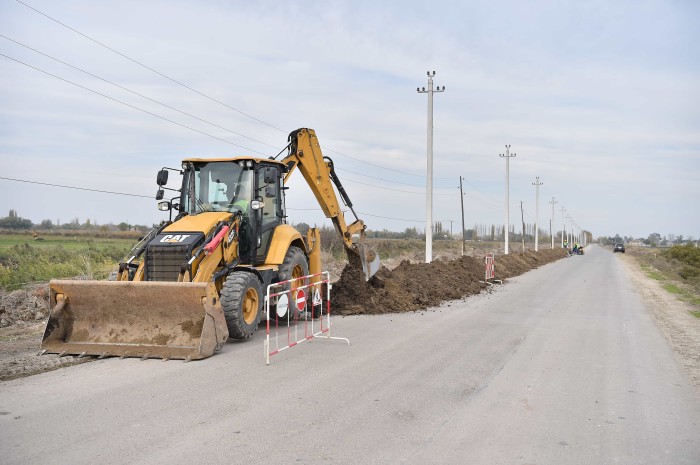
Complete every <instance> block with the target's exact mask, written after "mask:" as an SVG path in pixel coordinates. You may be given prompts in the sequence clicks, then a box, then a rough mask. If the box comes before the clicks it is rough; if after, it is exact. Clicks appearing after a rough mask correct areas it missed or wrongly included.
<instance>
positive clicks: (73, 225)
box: [0, 209, 152, 232]
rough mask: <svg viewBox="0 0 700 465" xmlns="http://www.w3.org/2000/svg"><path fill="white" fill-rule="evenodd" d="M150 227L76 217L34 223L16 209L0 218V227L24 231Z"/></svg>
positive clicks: (147, 228)
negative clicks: (65, 221) (63, 221)
mask: <svg viewBox="0 0 700 465" xmlns="http://www.w3.org/2000/svg"><path fill="white" fill-rule="evenodd" d="M151 228H152V226H144V225H137V224H129V223H127V222H125V221H122V222H121V223H119V224H113V223H108V224H102V225H98V224H97V222H96V221H94V220H93V221H91V220H89V219H88V220H85V221H84V222H82V223H81V222H80V220H79V219H78V218H73V219H72V220H70V221H68V222H67V223H63V224H61V222H60V220H57V221H56V222H55V223H54V222H53V221H52V220H49V219H46V220H42V221H41V222H39V223H36V224H35V223H34V222H32V221H31V220H29V219H27V218H22V217H21V216H20V215H19V214H18V213H17V210H14V209H12V210H10V212H9V214H8V215H7V216H6V217H4V218H0V229H10V230H18V231H22V230H24V231H26V230H31V229H40V230H43V231H47V230H54V229H57V230H83V231H85V230H94V231H103V232H106V231H141V232H147V231H149V230H150V229H151Z"/></svg>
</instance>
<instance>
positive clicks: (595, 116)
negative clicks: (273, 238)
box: [0, 0, 700, 236]
mask: <svg viewBox="0 0 700 465" xmlns="http://www.w3.org/2000/svg"><path fill="white" fill-rule="evenodd" d="M30 4H31V5H32V6H35V7H36V8H37V9H39V10H41V11H44V12H46V13H47V14H49V15H52V16H54V17H56V18H57V19H59V20H61V21H63V22H65V23H66V24H68V25H70V26H72V27H74V28H76V29H77V30H79V31H81V32H83V33H85V34H87V35H89V36H91V37H94V38H95V39H97V40H100V41H101V42H103V43H105V44H107V45H109V46H110V47H113V48H115V49H116V50H119V51H120V52H122V53H124V54H126V55H128V56H129V57H133V58H134V59H136V60H139V61H141V62H143V63H144V64H146V65H148V66H150V67H152V68H154V69H156V70H158V71H160V72H162V73H164V74H167V75H168V76H171V77H172V78H174V79H177V80H178V81H180V82H183V83H186V84H187V85H189V86H192V87H193V88H196V89H197V90H199V91H201V92H203V93H205V94H207V95H209V96H211V97H213V98H215V99H217V100H220V101H221V102H225V103H226V104H228V105H230V106H232V107H235V108H236V109H238V110H240V111H242V112H245V113H248V114H250V115H253V116H255V118H258V119H260V120H263V121H265V122H267V123H269V124H271V125H274V126H276V127H278V128H282V131H279V130H277V129H274V128H271V127H270V126H267V125H264V124H261V123H260V122H257V121H254V120H253V119H250V118H247V117H245V116H243V115H241V114H240V113H238V112H236V111H232V110H230V109H228V108H225V107H224V106H222V105H219V104H217V103H216V102H213V101H212V100H210V99H206V98H203V97H202V96H200V95H197V94H196V93H194V92H191V91H189V90H186V89H184V88H182V87H179V86H177V85H176V84H174V83H172V82H170V81H168V80H167V79H164V78H163V77H160V76H158V75H156V74H154V73H152V72H150V71H148V70H146V69H144V68H142V67H139V66H138V65H136V64H134V63H132V62H130V61H128V60H127V59H125V58H123V57H120V56H118V55H116V54H114V53H112V52H109V51H108V50H105V49H104V48H102V47H100V46H98V45H96V44H95V43H93V42H90V41H89V40H86V39H85V38H83V37H80V36H78V35H76V34H75V33H73V32H71V31H68V30H67V29H65V28H63V27H61V26H60V25H57V24H55V23H53V22H51V21H50V20H48V19H46V18H44V17H42V16H40V15H38V14H37V13H35V12H33V11H31V10H28V9H27V8H26V7H23V6H22V5H21V4H19V3H17V4H13V3H9V2H7V3H5V4H3V6H2V7H0V8H2V10H1V12H2V14H0V18H3V19H0V25H2V27H3V30H4V31H6V32H5V34H6V35H7V36H8V37H12V38H13V39H15V40H17V41H20V42H22V43H26V44H27V45H30V46H32V47H34V48H36V49H38V50H41V51H42V52H44V53H47V54H49V55H52V56H55V57H57V58H60V59H62V60H64V61H66V62H69V63H71V64H74V65H75V66H79V67H80V68H84V69H86V70H88V71H89V72H91V73H94V74H96V75H99V76H101V77H104V78H105V79H109V80H111V81H114V82H117V83H119V84H120V85H123V86H125V87H128V88H130V89H132V90H134V91H138V92H139V93H142V94H144V95H147V96H148V97H150V98H153V99H156V100H159V101H162V102H164V103H166V104H168V105H170V106H173V107H176V108H178V109H180V110H182V111H185V112H188V113H191V114H194V115H197V116H198V117H201V118H203V119H205V120H207V121H210V122H213V123H215V124H216V125H219V126H222V127H224V128H227V129H230V130H232V131H235V132H238V133H241V134H245V135H247V136H250V137H252V138H254V139H257V140H260V141H263V142H265V143H266V144H270V145H272V146H274V147H279V148H280V149H281V148H282V147H284V145H285V144H286V132H287V131H289V130H292V129H295V128H297V127H312V128H314V129H316V130H317V133H318V135H319V138H320V140H321V143H322V145H323V146H324V148H326V149H327V151H326V154H327V155H330V156H332V157H333V159H334V160H335V162H336V166H337V168H338V170H339V172H343V170H345V171H346V172H347V171H352V172H355V173H362V174H366V175H368V176H372V178H366V177H362V176H358V175H356V174H349V173H346V175H345V176H346V177H347V179H348V182H346V187H347V190H348V192H349V193H350V195H351V197H352V199H353V201H354V202H355V206H356V209H357V210H358V211H362V212H365V213H368V214H373V215H378V216H386V217H392V218H403V219H409V220H416V219H417V220H421V219H422V218H423V216H424V214H425V200H424V199H423V198H422V197H421V196H419V195H415V194H407V193H401V192H396V191H391V190H386V189H378V188H374V187H370V186H366V185H364V184H358V183H357V182H363V183H366V184H382V182H381V181H379V180H378V179H373V178H380V179H385V180H386V181H396V182H400V183H405V184H411V185H414V186H421V185H424V183H425V180H424V179H423V178H421V177H417V176H410V175H406V174H401V173H398V172H396V171H390V170H384V169H380V168H377V167H373V166H371V165H368V164H364V163H360V162H358V161H355V160H353V159H351V158H348V157H346V156H343V155H341V154H344V155H350V156H351V157H353V158H356V159H360V160H365V161H367V162H370V163H374V164H378V165H381V166H385V167H390V168H393V169H395V170H399V171H404V172H409V173H414V174H421V173H424V172H425V163H426V162H425V153H426V146H425V144H426V96H425V95H422V94H416V92H415V88H416V87H422V86H425V85H426V76H425V71H426V70H428V69H430V70H433V69H434V70H436V71H437V72H438V74H437V76H436V78H435V81H436V84H437V85H445V86H446V87H447V91H446V92H445V93H444V94H439V95H436V97H435V175H436V176H437V177H439V178H440V179H436V181H435V184H436V186H437V187H438V188H439V189H438V190H437V192H438V193H440V194H449V193H451V192H452V191H453V190H454V189H456V187H457V185H458V178H459V176H460V175H463V176H466V177H467V178H468V181H469V182H470V183H471V184H470V186H469V187H468V189H467V190H468V194H469V196H470V200H471V201H467V202H465V210H466V213H467V217H468V218H471V219H470V220H468V221H467V223H468V224H473V223H476V222H479V223H499V222H501V221H502V218H503V212H502V204H503V192H504V179H503V178H504V167H503V160H501V159H499V157H498V153H499V152H502V151H503V146H504V144H512V147H513V150H514V151H515V152H516V153H518V156H517V157H516V158H515V159H514V160H513V164H512V166H511V168H512V170H511V201H512V202H513V206H512V207H511V220H512V221H513V222H516V221H514V215H513V211H515V210H514V208H515V206H518V205H519V200H523V201H524V202H525V204H526V209H527V211H532V212H534V188H533V187H532V185H531V182H532V181H533V180H534V177H535V176H540V178H541V179H542V181H543V182H544V183H545V184H544V185H543V186H542V192H541V195H542V196H541V205H540V210H541V215H543V214H544V213H542V212H547V211H548V209H547V208H545V206H546V204H545V203H544V202H545V200H544V199H549V198H551V196H555V197H557V199H558V200H559V201H560V204H563V205H565V206H566V207H567V210H568V211H570V212H571V215H572V216H574V217H575V218H576V220H577V222H578V223H579V224H581V225H582V226H584V227H587V228H589V229H591V230H592V231H593V232H594V233H595V234H615V233H617V232H619V233H621V234H632V235H647V234H649V233H650V232H652V230H654V231H668V232H670V231H674V232H676V233H677V234H680V233H683V234H686V235H688V234H692V235H695V236H700V218H698V215H693V214H689V213H688V212H693V211H695V209H696V208H695V205H694V199H696V198H697V197H698V194H700V188H699V187H698V186H699V185H700V182H698V180H699V179H698V178H700V174H699V173H700V162H699V158H698V157H699V156H700V154H699V153H698V152H699V148H700V140H699V136H698V135H697V131H696V128H697V127H698V123H699V122H700V121H699V120H700V114H699V112H698V105H697V103H698V95H699V93H698V90H699V87H700V84H698V83H699V82H700V80H699V79H698V77H699V76H698V75H699V74H700V69H699V68H698V63H700V60H698V59H697V58H698V49H697V47H696V46H695V44H696V43H697V42H698V41H699V40H698V39H700V37H698V36H699V35H700V33H698V31H697V29H696V28H695V27H694V26H693V24H692V21H691V19H690V18H692V17H693V15H696V13H697V9H698V8H697V7H696V6H695V5H692V4H689V3H677V4H673V5H669V4H667V3H665V2H651V1H648V2H616V3H614V4H611V3H610V2H593V3H586V4H577V5H568V6H566V5H559V4H553V3H551V2H527V3H522V2H476V1H474V2H462V3H460V4H459V5H457V6H455V5H454V2H437V3H434V2H431V3H430V4H429V5H428V4H423V3H420V2H413V3H405V2H402V3H397V4H393V3H388V4H375V3H369V2H323V3H319V2H298V1H297V2H283V3H280V2H253V3H251V2H232V3H225V4H219V3H201V2H189V1H184V0H183V1H179V2H149V3H143V2H100V3H93V2H58V3H57V2H47V1H39V0H37V1H34V2H31V3H30ZM0 53H4V54H6V55H9V56H13V57H16V58H18V59H22V60H23V61H26V62H27V63H30V64H33V65H35V66H37V67H40V68H42V69H45V70H46V71H49V72H52V73H55V74H57V75H60V76H62V77H65V78H66V79H69V80H71V81H74V82H76V83H78V84H80V85H83V86H85V87H88V88H91V89H94V90H96V91H99V92H102V93H105V94H107V95H110V96H112V97H113V98H115V99H119V100H122V101H124V102H125V103H128V104H130V105H134V106H136V107H138V108H141V109H143V110H146V111H149V112H153V113H156V114H158V115H160V116H162V117H164V118H168V119H171V120H173V121H175V122H177V123H180V124H182V125H186V126H190V127H192V128H194V129H196V130H198V131H202V132H206V133H208V134H211V135H212V136H215V137H218V138H222V139H225V140H228V141H230V142H232V143H234V144H238V145H241V146H244V147H248V148H250V149H252V150H256V151H260V152H262V153H266V154H270V155H274V154H276V153H277V150H275V149H273V148H271V147H269V146H266V145H264V144H259V143H256V142H253V141H250V140H247V139H245V138H242V137H239V136H236V135H233V134H231V133H230V132H227V131H226V130H223V129H221V128H217V127H213V126H212V125H209V124H207V123H205V122H202V121H198V120H194V119H192V118H189V117H187V116H185V115H182V114H181V113H177V112H174V111H172V110H168V109H165V108H163V107H162V106H159V105H157V104H155V103H153V102H149V101H147V100H144V99H141V98H139V97H137V96H134V95H133V94H129V93H128V92H125V91H123V90H119V89H116V88H114V87H113V86H110V85H108V84H105V83H104V82H100V81H99V80H96V79H94V78H92V77H89V76H85V75H84V74H82V73H80V72H77V71H75V70H70V69H68V68H66V67H65V66H62V65H60V64H57V63H55V62H52V61H51V60H49V59H47V58H45V57H41V56H39V55H36V54H35V53H33V52H30V51H28V50H26V49H23V48H22V47H19V46H17V45H16V44H13V43H11V42H9V41H6V40H5V39H2V38H0ZM0 103H2V104H1V105H0V128H2V129H0V134H2V140H0V165H1V170H0V171H2V173H3V174H2V176H5V177H15V178H23V179H32V180H37V181H42V182H55V183H59V184H67V185H75V186H81V187H88V188H97V189H105V190H113V191H124V192H130V193H137V194H145V195H150V194H151V193H152V191H154V188H155V184H154V182H153V179H152V178H154V176H155V172H156V171H157V170H158V169H159V168H160V167H162V166H177V164H178V163H179V160H181V159H182V158H186V157H188V156H222V155H226V156H229V155H244V154H246V153H247V152H246V150H245V149H243V148H240V147H237V146H235V145H231V144H227V143H225V142H222V141H220V140H217V139H215V138H212V137H207V136H205V135H202V134H200V133H197V132H196V131H192V130H188V129H185V128H183V127H181V126H177V125H174V124H171V123H168V122H166V121H163V120H161V119H158V118H155V117H153V116H151V115H148V114H145V113H143V112H140V111H137V110H134V109H132V108H128V107H126V106H124V105H121V104H118V103H115V102H113V101H110V100H107V99H105V98H103V97H100V96H97V95H94V94H92V93H90V92H87V91H85V90H82V89H79V88H76V87H75V86H72V85H70V84H67V83H65V82H60V81H58V80H56V79H54V78H50V77H47V76H45V75H42V74H40V73H38V72H37V71H34V70H31V69H28V68H25V67H23V66H21V65H18V64H16V63H13V62H10V61H8V60H6V59H4V58H2V57H0ZM336 152H340V154H338V153H336ZM248 153H250V152H248ZM443 178H444V179H443ZM352 180H354V182H353V181H352ZM294 184H295V186H294V187H295V189H294V190H290V191H289V192H290V202H289V205H290V206H293V207H294V208H311V207H314V206H315V201H314V200H313V199H312V197H311V196H310V193H309V192H306V190H305V189H304V188H303V182H301V178H298V180H295V181H294ZM297 186H299V187H297ZM385 186H386V187H389V188H392V189H399V190H406V191H420V190H422V188H420V187H411V186H406V185H401V184H395V183H393V184H392V183H388V182H387V183H386V184H385ZM474 187H476V188H477V189H478V190H475V189H474ZM451 189H452V191H451ZM47 197H50V198H51V199H52V205H51V206H46V205H43V204H41V202H37V201H36V199H37V198H42V199H45V198H47ZM0 199H2V200H0V215H2V212H3V211H5V210H9V209H10V208H15V209H17V210H19V211H20V213H21V214H23V215H24V216H26V217H29V218H31V219H32V220H34V221H40V220H41V219H43V218H45V217H46V218H49V217H52V216H57V215H58V216H60V217H63V218H66V219H68V218H71V217H73V216H78V217H93V218H95V219H97V220H98V221H99V222H107V221H114V222H120V221H122V220H125V221H129V222H136V223H150V222H156V221H158V220H159V219H160V217H161V216H162V214H161V213H159V212H157V211H156V210H155V209H154V203H155V202H154V201H150V200H148V199H143V200H134V199H132V198H129V197H120V196H110V195H107V194H94V195H93V194H87V193H84V192H80V191H66V190H61V189H57V188H50V187H40V186H34V187H30V186H25V185H21V186H20V185H18V184H17V183H12V182H9V181H1V180H0ZM621 204H623V205H624V208H620V205H621ZM39 205H41V206H39ZM435 205H436V206H435V214H434V216H435V218H436V219H453V220H458V219H459V216H460V213H459V196H458V195H440V196H436V199H435ZM655 210H658V211H655ZM650 211H652V212H653V213H652V214H650ZM387 212H390V213H387ZM533 215H534V213H533ZM290 216H292V219H294V220H298V221H306V222H314V221H320V219H319V218H320V217H319V214H318V213H312V212H308V211H305V210H296V211H294V213H293V214H292V215H290ZM312 219H313V221H312ZM365 220H366V222H367V223H368V224H369V225H370V227H375V228H377V229H381V228H388V229H393V230H402V229H404V228H405V227H407V226H418V227H419V228H422V227H423V225H422V223H410V222H403V221H396V220H386V219H382V218H375V217H367V218H365ZM541 221H542V220H541ZM658 222H663V223H664V226H663V227H661V226H660V225H658V224H657V223H658Z"/></svg>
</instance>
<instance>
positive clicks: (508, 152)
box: [498, 145, 515, 255]
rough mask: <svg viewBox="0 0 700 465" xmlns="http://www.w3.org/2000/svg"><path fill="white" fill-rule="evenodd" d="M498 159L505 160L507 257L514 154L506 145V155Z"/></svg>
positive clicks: (500, 154) (501, 155)
mask: <svg viewBox="0 0 700 465" xmlns="http://www.w3.org/2000/svg"><path fill="white" fill-rule="evenodd" d="M498 156H499V157H504V158H505V159H506V224H505V231H504V233H505V239H506V243H505V250H504V253H505V254H506V255H508V229H509V227H508V225H509V224H510V208H509V203H510V185H509V184H510V171H509V170H510V168H509V165H510V164H509V161H510V159H511V158H512V157H514V156H515V154H514V153H513V154H511V153H510V145H506V153H505V155H504V154H502V153H499V154H498Z"/></svg>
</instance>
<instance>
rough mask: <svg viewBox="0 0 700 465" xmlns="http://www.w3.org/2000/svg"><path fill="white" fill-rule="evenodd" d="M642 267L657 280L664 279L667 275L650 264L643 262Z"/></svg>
mask: <svg viewBox="0 0 700 465" xmlns="http://www.w3.org/2000/svg"><path fill="white" fill-rule="evenodd" d="M641 267H642V270H644V273H645V274H646V275H647V276H649V277H650V278H651V279H655V280H657V281H664V280H665V279H666V277H665V276H664V275H663V274H661V272H660V271H659V270H656V269H654V268H652V267H651V266H649V265H645V264H642V265H641Z"/></svg>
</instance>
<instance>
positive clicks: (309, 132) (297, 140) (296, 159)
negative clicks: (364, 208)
mask: <svg viewBox="0 0 700 465" xmlns="http://www.w3.org/2000/svg"><path fill="white" fill-rule="evenodd" d="M282 162H283V163H284V164H285V165H286V166H287V169H288V171H287V173H286V175H285V178H284V182H285V183H286V182H287V180H288V179H289V177H290V176H291V175H292V173H293V172H294V170H295V169H298V170H299V172H301V174H302V176H303V177H304V179H305V180H306V182H307V184H308V185H309V187H310V188H311V191H312V192H313V194H314V196H315V197H316V201H318V204H319V205H320V206H321V209H322V210H323V213H324V214H325V215H326V217H327V218H330V219H331V221H333V225H334V226H335V230H336V231H337V232H338V235H339V236H340V237H341V238H342V240H343V243H344V245H345V251H346V253H347V255H348V259H349V260H350V263H351V264H354V263H357V262H358V260H359V262H360V263H361V265H362V270H363V272H364V274H365V279H369V278H370V277H371V276H372V275H374V274H375V273H376V272H377V270H378V269H379V255H378V254H377V253H376V252H375V251H374V250H372V249H369V248H368V247H367V246H366V245H365V244H364V239H365V229H366V228H367V226H366V225H365V223H364V221H362V220H361V219H359V218H358V216H357V213H355V210H354V208H353V206H352V202H351V201H350V198H349V197H348V194H347V192H345V188H344V187H343V185H342V184H341V182H340V180H339V179H338V176H337V175H336V173H335V169H334V167H333V160H331V159H330V158H328V157H324V156H323V153H322V152H321V146H320V144H319V142H318V138H317V137H316V132H315V131H314V130H313V129H306V128H301V129H297V130H296V131H293V132H292V133H291V134H289V154H288V155H287V157H286V158H284V160H282ZM334 185H335V188H336V189H337V190H338V193H339V194H340V197H341V199H342V200H343V203H344V204H345V206H347V207H348V208H349V209H350V211H351V212H352V213H353V215H354V216H355V221H353V222H352V223H350V224H348V223H347V222H346V221H345V215H344V214H343V211H342V210H341V207H340V203H339V201H338V196H337V195H336V193H335V190H334V188H333V186H334ZM356 236H359V240H357V239H355V237H356Z"/></svg>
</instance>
